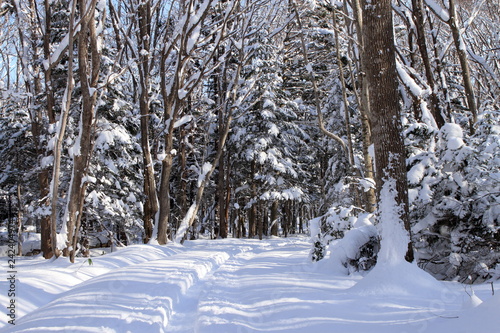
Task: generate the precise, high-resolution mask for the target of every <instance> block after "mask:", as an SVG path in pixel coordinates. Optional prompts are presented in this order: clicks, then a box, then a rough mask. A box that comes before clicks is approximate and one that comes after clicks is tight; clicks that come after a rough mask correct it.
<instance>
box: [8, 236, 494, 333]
mask: <svg viewBox="0 0 500 333" xmlns="http://www.w3.org/2000/svg"><path fill="white" fill-rule="evenodd" d="M309 244H310V243H309V240H308V239H307V238H305V237H292V238H287V239H279V238H272V239H265V240H262V241H259V240H248V239H247V240H238V239H226V240H215V241H214V240H198V241H188V242H186V243H185V246H180V245H176V244H170V245H167V246H158V245H134V246H130V247H126V248H122V249H119V250H118V251H116V252H113V253H110V254H107V255H104V256H99V255H98V254H97V252H94V257H93V258H92V262H91V263H92V265H90V264H89V261H88V259H87V258H77V262H76V263H75V264H70V263H69V262H68V261H67V259H65V258H59V259H57V260H54V261H45V260H43V259H42V258H40V257H37V258H31V259H28V258H23V259H21V260H19V261H18V264H17V269H18V272H19V273H20V275H19V276H20V279H18V280H17V281H16V283H17V284H16V286H17V290H18V291H19V293H18V295H16V311H17V318H16V321H15V324H16V325H15V326H14V325H11V324H8V323H7V320H8V317H7V316H5V315H4V316H1V317H0V327H2V326H3V327H2V329H1V330H2V332H58V331H71V332H178V333H188V332H200V333H204V332H264V331H265V332H287V333H290V332H317V333H326V332H343V333H354V332H358V333H359V332H372V333H401V332H411V333H417V332H429V333H435V332H476V331H477V329H478V328H481V331H484V332H496V331H497V329H498V327H499V325H500V318H499V316H498V308H499V306H500V296H498V295H495V296H491V289H490V288H491V287H490V286H489V285H479V286H475V287H474V298H472V297H470V296H469V295H470V294H471V293H470V292H469V291H468V290H467V292H466V291H464V288H463V287H462V285H460V284H458V283H454V282H438V281H436V280H434V279H433V278H431V277H430V276H429V275H427V274H426V273H424V272H423V271H421V270H420V269H419V268H418V267H416V266H415V265H411V264H407V263H405V262H400V263H399V264H398V265H397V266H393V267H392V268H388V266H384V265H381V266H380V267H378V266H377V267H378V268H375V269H374V270H373V271H372V272H371V273H370V274H369V275H367V276H366V277H364V278H363V277H361V276H359V275H353V276H346V275H344V274H337V273H335V272H332V271H331V269H330V268H329V267H327V266H325V265H324V264H323V262H318V263H310V262H308V260H307V257H308V252H309V247H310V245H309ZM396 268H397V269H396ZM21 273H22V274H21ZM7 283H8V281H7V280H6V279H3V280H2V281H0V285H1V287H2V289H3V290H6V288H7ZM476 297H477V298H476ZM481 300H482V303H481ZM0 301H1V302H2V304H7V302H8V301H9V300H8V299H7V295H6V293H1V294H0Z"/></svg>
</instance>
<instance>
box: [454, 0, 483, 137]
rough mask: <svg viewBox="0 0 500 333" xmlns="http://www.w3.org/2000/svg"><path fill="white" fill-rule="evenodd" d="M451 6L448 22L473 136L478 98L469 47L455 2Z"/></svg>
mask: <svg viewBox="0 0 500 333" xmlns="http://www.w3.org/2000/svg"><path fill="white" fill-rule="evenodd" d="M449 4H450V13H449V14H450V19H449V20H448V25H449V26H450V29H451V33H452V35H453V41H454V43H455V48H456V49H457V54H458V59H459V61H460V67H461V68H462V78H463V80H464V88H465V96H466V100H467V105H468V107H469V111H470V112H471V115H472V119H471V120H470V133H471V134H473V133H474V124H475V123H476V122H477V105H476V97H475V96H474V86H473V85H472V79H471V75H470V68H469V61H468V59H467V47H466V45H465V41H464V40H463V38H462V35H461V32H460V27H459V22H458V17H457V9H456V5H455V0H449Z"/></svg>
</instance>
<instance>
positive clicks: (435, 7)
mask: <svg viewBox="0 0 500 333" xmlns="http://www.w3.org/2000/svg"><path fill="white" fill-rule="evenodd" d="M425 4H426V5H427V6H428V7H429V8H430V9H431V10H432V11H433V12H434V13H435V14H436V15H437V16H438V17H439V18H440V19H441V20H442V21H444V22H448V21H449V20H450V14H449V13H448V11H447V10H446V9H444V8H443V7H441V6H440V5H439V4H438V3H437V2H436V1H434V0H425Z"/></svg>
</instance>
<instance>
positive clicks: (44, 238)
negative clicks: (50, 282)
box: [38, 0, 56, 259]
mask: <svg viewBox="0 0 500 333" xmlns="http://www.w3.org/2000/svg"><path fill="white" fill-rule="evenodd" d="M44 7H45V17H44V19H45V29H44V34H43V54H44V57H45V59H47V60H48V59H50V33H51V16H52V13H51V8H50V2H49V0H45V1H44ZM44 74H45V75H44V76H45V96H46V100H47V105H46V109H47V115H48V118H49V124H50V125H54V124H55V123H56V117H55V113H54V90H53V88H52V66H51V64H50V63H49V64H48V66H47V67H46V69H45V72H44ZM40 149H41V147H40ZM40 153H42V154H44V155H45V156H48V155H49V154H52V155H53V152H51V151H49V150H47V149H43V151H41V152H40ZM49 177H50V173H49V167H41V169H40V173H39V174H38V184H39V186H40V196H41V198H43V199H42V201H41V203H40V204H41V205H43V206H48V205H50V199H49V193H50V182H49ZM40 229H41V230H40V232H41V235H40V236H41V240H40V242H41V250H42V253H43V257H44V258H45V259H49V258H52V256H53V255H54V253H53V251H52V243H51V228H50V215H44V216H42V218H41V220H40Z"/></svg>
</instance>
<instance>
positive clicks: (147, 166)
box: [137, 0, 158, 243]
mask: <svg viewBox="0 0 500 333" xmlns="http://www.w3.org/2000/svg"><path fill="white" fill-rule="evenodd" d="M137 12H138V18H139V30H138V38H137V39H138V41H139V43H140V45H139V46H138V47H139V50H137V53H138V56H139V63H138V68H139V76H140V79H139V82H140V96H139V108H140V111H141V148H142V161H143V173H144V196H145V198H144V212H143V221H144V239H143V241H144V243H148V242H149V240H150V239H151V237H152V236H153V220H154V217H155V214H156V212H157V211H158V197H157V194H156V181H155V175H154V168H153V166H154V165H153V159H152V158H151V148H150V145H149V116H150V98H149V93H150V76H149V73H150V70H151V64H150V53H149V52H150V40H151V14H152V13H151V1H149V0H148V1H145V2H141V3H140V4H139V5H138V7H137ZM142 50H144V51H145V52H144V51H142Z"/></svg>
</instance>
